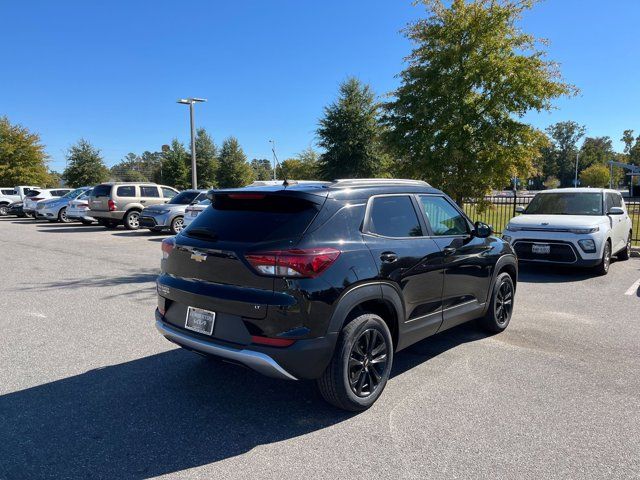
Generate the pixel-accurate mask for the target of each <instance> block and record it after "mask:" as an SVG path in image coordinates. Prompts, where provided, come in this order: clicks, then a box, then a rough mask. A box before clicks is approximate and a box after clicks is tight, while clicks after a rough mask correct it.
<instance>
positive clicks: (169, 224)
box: [140, 190, 207, 235]
mask: <svg viewBox="0 0 640 480" xmlns="http://www.w3.org/2000/svg"><path fill="white" fill-rule="evenodd" d="M206 198H207V191H206V190H185V191H183V192H180V193H179V194H178V195H176V196H175V197H173V198H172V199H171V201H170V202H169V203H167V204H166V205H151V206H150V207H146V208H145V209H144V210H142V213H141V214H140V226H141V227H146V228H148V229H149V230H151V231H152V232H160V231H162V230H165V229H167V228H168V229H169V230H170V231H171V233H172V234H174V235H177V234H178V233H180V231H181V230H182V227H183V226H184V214H185V210H186V208H187V207H188V206H189V205H191V204H193V203H196V202H199V201H200V200H204V199H206Z"/></svg>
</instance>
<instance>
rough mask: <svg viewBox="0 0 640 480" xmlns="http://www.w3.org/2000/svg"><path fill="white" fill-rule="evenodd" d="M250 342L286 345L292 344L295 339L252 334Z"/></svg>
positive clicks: (272, 345)
mask: <svg viewBox="0 0 640 480" xmlns="http://www.w3.org/2000/svg"><path fill="white" fill-rule="evenodd" d="M251 343H257V344H259V345H268V346H270V347H288V346H289V345H293V344H294V343H295V340H291V339H290V338H271V337H259V336H257V335H253V336H252V337H251Z"/></svg>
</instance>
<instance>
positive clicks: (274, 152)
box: [269, 140, 278, 180]
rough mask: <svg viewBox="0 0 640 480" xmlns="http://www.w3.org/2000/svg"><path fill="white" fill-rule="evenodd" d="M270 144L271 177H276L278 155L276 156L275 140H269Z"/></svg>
mask: <svg viewBox="0 0 640 480" xmlns="http://www.w3.org/2000/svg"><path fill="white" fill-rule="evenodd" d="M269 143H270V144H271V153H272V154H273V179H274V180H277V179H276V169H277V167H278V157H277V156H276V142H275V140H269Z"/></svg>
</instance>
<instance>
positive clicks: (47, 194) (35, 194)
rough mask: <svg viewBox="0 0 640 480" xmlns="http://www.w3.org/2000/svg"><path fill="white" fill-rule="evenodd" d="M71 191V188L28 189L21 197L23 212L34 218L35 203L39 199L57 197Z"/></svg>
mask: <svg viewBox="0 0 640 480" xmlns="http://www.w3.org/2000/svg"><path fill="white" fill-rule="evenodd" d="M71 191H73V189H72V188H38V189H35V190H29V191H28V192H27V194H26V195H25V197H24V199H23V207H22V208H23V210H24V213H25V214H27V216H29V217H34V218H35V211H36V204H37V203H38V202H39V201H41V200H47V199H49V198H59V197H62V196H64V195H66V194H67V193H69V192H71Z"/></svg>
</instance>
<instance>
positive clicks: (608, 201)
mask: <svg viewBox="0 0 640 480" xmlns="http://www.w3.org/2000/svg"><path fill="white" fill-rule="evenodd" d="M611 207H613V194H612V193H608V192H606V193H605V194H604V209H605V211H607V212H608V211H609V210H611Z"/></svg>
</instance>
